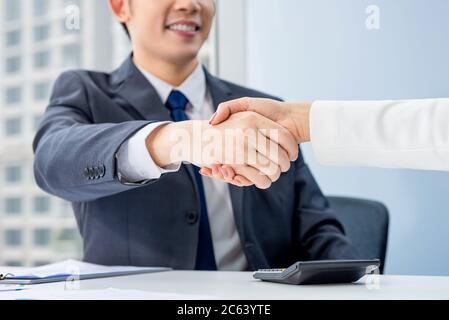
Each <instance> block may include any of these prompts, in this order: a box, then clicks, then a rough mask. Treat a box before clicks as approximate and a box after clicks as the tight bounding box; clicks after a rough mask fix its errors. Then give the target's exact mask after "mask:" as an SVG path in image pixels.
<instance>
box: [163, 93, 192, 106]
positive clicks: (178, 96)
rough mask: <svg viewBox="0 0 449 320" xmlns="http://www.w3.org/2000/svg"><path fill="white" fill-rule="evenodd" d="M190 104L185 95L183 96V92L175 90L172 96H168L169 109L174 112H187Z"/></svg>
mask: <svg viewBox="0 0 449 320" xmlns="http://www.w3.org/2000/svg"><path fill="white" fill-rule="evenodd" d="M188 103H189V100H188V99H187V98H186V96H185V95H183V94H182V92H180V91H177V90H173V91H172V92H171V93H170V95H169V96H168V100H167V108H169V109H170V110H172V111H175V110H183V111H184V110H185V109H186V107H187V104H188Z"/></svg>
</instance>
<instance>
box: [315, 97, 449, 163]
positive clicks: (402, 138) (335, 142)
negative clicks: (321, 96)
mask: <svg viewBox="0 0 449 320" xmlns="http://www.w3.org/2000/svg"><path fill="white" fill-rule="evenodd" d="M448 119H449V99H432V100H409V101H351V102H344V101H342V102H316V103H314V105H313V107H312V111H311V119H310V122H311V140H312V146H313V149H314V153H315V155H316V157H317V159H318V161H319V162H321V163H322V164H328V165H361V166H375V167H389V168H397V167H401V168H412V169H440V170H449V136H448V135H447V134H446V132H447V128H448V124H447V123H448Z"/></svg>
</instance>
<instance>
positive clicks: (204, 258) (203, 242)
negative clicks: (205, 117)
mask: <svg viewBox="0 0 449 320" xmlns="http://www.w3.org/2000/svg"><path fill="white" fill-rule="evenodd" d="M188 103H189V100H188V99H187V98H186V96H184V95H183V94H182V93H181V92H179V91H176V90H173V91H172V92H171V93H170V96H169V97H168V100H167V104H166V107H167V108H168V109H169V110H170V115H171V118H172V119H173V121H175V122H180V121H186V120H189V117H188V116H187V114H186V107H187V104H188ZM193 169H194V170H193V171H194V172H195V178H196V183H197V185H198V191H199V196H200V201H201V212H200V228H199V237H198V251H197V256H196V266H195V269H196V270H217V265H216V262H215V254H214V247H213V243H212V235H211V232H210V225H209V217H208V215H207V206H206V196H205V194H204V186H203V179H202V177H201V175H200V173H199V170H200V169H199V168H198V167H195V166H194V168H193Z"/></svg>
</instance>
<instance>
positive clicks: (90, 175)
mask: <svg viewBox="0 0 449 320" xmlns="http://www.w3.org/2000/svg"><path fill="white" fill-rule="evenodd" d="M87 170H89V180H93V179H94V175H95V172H94V168H88V169H87Z"/></svg>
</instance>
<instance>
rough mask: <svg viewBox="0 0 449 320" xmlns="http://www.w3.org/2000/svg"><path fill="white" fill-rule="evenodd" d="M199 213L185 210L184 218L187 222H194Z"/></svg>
mask: <svg viewBox="0 0 449 320" xmlns="http://www.w3.org/2000/svg"><path fill="white" fill-rule="evenodd" d="M198 218H199V215H198V212H196V211H193V210H191V211H187V213H186V220H187V222H188V224H195V223H196V222H197V221H198Z"/></svg>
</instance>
